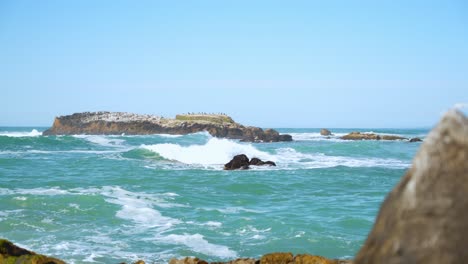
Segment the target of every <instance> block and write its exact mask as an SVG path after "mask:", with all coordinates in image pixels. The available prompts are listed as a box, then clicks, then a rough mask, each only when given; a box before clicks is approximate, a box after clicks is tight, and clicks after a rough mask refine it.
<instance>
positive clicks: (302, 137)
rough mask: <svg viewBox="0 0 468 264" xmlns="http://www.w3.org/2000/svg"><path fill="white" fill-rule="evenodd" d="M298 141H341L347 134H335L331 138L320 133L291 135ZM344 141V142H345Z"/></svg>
mask: <svg viewBox="0 0 468 264" xmlns="http://www.w3.org/2000/svg"><path fill="white" fill-rule="evenodd" d="M289 134H290V135H291V136H292V137H293V139H294V140H296V141H322V140H328V141H334V140H335V141H336V140H340V141H342V140H341V139H340V137H342V136H344V135H346V133H333V135H331V136H322V135H320V133H289ZM343 141H344V140H343Z"/></svg>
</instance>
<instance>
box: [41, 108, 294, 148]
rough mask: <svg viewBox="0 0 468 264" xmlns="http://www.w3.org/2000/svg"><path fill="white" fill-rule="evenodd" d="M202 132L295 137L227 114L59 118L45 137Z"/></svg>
mask: <svg viewBox="0 0 468 264" xmlns="http://www.w3.org/2000/svg"><path fill="white" fill-rule="evenodd" d="M202 131H207V132H208V133H210V135H212V136H214V137H219V138H229V139H240V140H241V141H245V142H280V141H292V137H291V135H287V134H280V133H278V132H277V131H276V130H273V129H265V130H263V129H261V128H259V127H253V126H244V125H241V124H239V123H236V122H235V121H234V120H233V119H232V118H231V117H229V116H227V115H224V114H183V115H177V116H176V118H174V119H171V118H164V117H160V116H154V115H140V114H132V113H125V112H83V113H75V114H72V115H65V116H59V117H56V118H55V120H54V123H53V125H52V127H51V128H49V129H47V130H46V131H44V132H43V135H79V134H88V135H121V134H126V135H148V134H171V135H185V134H191V133H197V132H202Z"/></svg>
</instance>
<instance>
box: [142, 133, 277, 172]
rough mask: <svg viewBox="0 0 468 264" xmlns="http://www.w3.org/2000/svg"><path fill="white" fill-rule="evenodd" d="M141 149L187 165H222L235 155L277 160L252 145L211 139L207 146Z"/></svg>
mask: <svg viewBox="0 0 468 264" xmlns="http://www.w3.org/2000/svg"><path fill="white" fill-rule="evenodd" d="M141 147H142V148H145V149H148V150H151V151H154V152H156V153H158V154H159V155H161V156H162V157H163V158H165V159H168V160H175V161H179V162H182V163H186V164H201V165H220V164H224V163H226V162H228V161H229V160H231V159H232V157H233V156H234V155H238V154H246V155H247V156H248V157H249V158H252V157H257V158H260V159H264V160H272V161H275V160H276V158H275V157H274V156H273V155H271V154H269V153H267V152H263V151H260V150H258V149H256V148H255V147H254V146H252V145H250V144H242V143H237V142H235V141H232V140H228V139H219V138H211V139H210V140H209V141H208V142H207V143H206V144H205V145H191V146H188V147H183V146H180V145H178V144H169V143H165V144H155V145H142V146H141Z"/></svg>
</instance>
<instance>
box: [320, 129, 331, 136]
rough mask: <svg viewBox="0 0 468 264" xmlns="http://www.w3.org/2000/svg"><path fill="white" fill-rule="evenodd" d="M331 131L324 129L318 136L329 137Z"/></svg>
mask: <svg viewBox="0 0 468 264" xmlns="http://www.w3.org/2000/svg"><path fill="white" fill-rule="evenodd" d="M331 134H332V133H331V131H330V130H328V129H325V128H322V129H320V135H322V136H331Z"/></svg>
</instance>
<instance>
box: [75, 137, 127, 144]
mask: <svg viewBox="0 0 468 264" xmlns="http://www.w3.org/2000/svg"><path fill="white" fill-rule="evenodd" d="M73 137H75V138H80V139H84V140H86V141H88V142H91V143H93V144H96V145H101V146H103V147H116V146H121V145H122V144H123V142H125V140H123V139H118V138H115V137H112V136H96V135H74V136H73Z"/></svg>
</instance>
